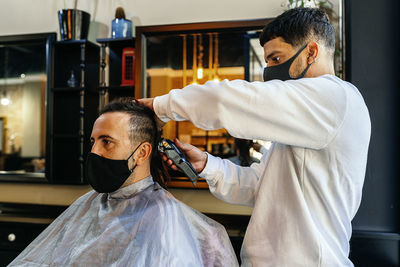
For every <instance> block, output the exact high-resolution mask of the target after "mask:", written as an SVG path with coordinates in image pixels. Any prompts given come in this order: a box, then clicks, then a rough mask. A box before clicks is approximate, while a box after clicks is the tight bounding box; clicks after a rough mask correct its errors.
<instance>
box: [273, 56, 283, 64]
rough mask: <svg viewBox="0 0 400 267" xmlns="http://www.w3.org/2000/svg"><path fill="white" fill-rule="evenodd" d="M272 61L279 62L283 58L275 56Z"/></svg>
mask: <svg viewBox="0 0 400 267" xmlns="http://www.w3.org/2000/svg"><path fill="white" fill-rule="evenodd" d="M272 61H273V62H274V63H279V62H280V61H281V58H280V57H273V58H272Z"/></svg>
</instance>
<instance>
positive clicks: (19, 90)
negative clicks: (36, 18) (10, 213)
mask: <svg viewBox="0 0 400 267" xmlns="http://www.w3.org/2000/svg"><path fill="white" fill-rule="evenodd" d="M55 38H56V34H55V33H44V34H31V35H15V36H0V118H1V120H0V121H1V124H0V133H1V134H0V138H1V139H0V141H2V144H3V146H2V148H1V153H0V155H1V156H0V157H1V158H0V175H10V174H16V173H17V174H26V175H29V174H30V173H32V174H35V175H34V176H35V177H43V178H44V177H45V174H44V163H45V162H44V161H45V160H44V159H45V154H46V95H47V90H48V87H49V83H50V82H51V81H50V80H51V79H49V72H50V63H49V62H50V56H49V51H50V48H51V42H53V41H54V40H55ZM38 174H40V175H38Z"/></svg>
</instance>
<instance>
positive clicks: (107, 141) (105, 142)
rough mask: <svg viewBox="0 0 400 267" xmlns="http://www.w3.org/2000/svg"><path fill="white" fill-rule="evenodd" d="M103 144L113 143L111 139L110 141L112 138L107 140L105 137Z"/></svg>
mask: <svg viewBox="0 0 400 267" xmlns="http://www.w3.org/2000/svg"><path fill="white" fill-rule="evenodd" d="M103 144H105V145H109V144H111V141H110V140H107V139H103Z"/></svg>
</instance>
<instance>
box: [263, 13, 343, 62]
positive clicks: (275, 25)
mask: <svg viewBox="0 0 400 267" xmlns="http://www.w3.org/2000/svg"><path fill="white" fill-rule="evenodd" d="M277 37H282V38H283V39H284V40H285V42H287V43H288V44H290V45H292V46H293V47H300V46H302V45H304V44H306V43H307V42H309V41H311V40H315V41H321V42H322V43H323V45H324V46H325V47H326V48H327V49H328V51H330V53H331V55H332V56H333V53H334V51H335V30H334V28H333V26H332V25H331V23H330V22H329V18H328V16H327V14H326V13H325V12H323V11H322V10H320V9H317V8H304V7H303V8H301V7H300V8H293V9H289V10H287V11H285V12H284V13H282V14H281V15H279V16H278V17H276V18H275V19H274V20H273V21H271V22H270V23H269V24H267V26H265V27H264V29H263V31H262V33H261V35H260V45H261V46H264V44H265V43H266V42H268V41H270V40H272V39H275V38H277Z"/></svg>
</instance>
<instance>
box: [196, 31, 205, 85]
mask: <svg viewBox="0 0 400 267" xmlns="http://www.w3.org/2000/svg"><path fill="white" fill-rule="evenodd" d="M203 50H204V48H203V38H202V36H201V34H199V58H198V60H199V67H198V68H197V78H198V79H203V77H204V70H203V54H204V52H203Z"/></svg>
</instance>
